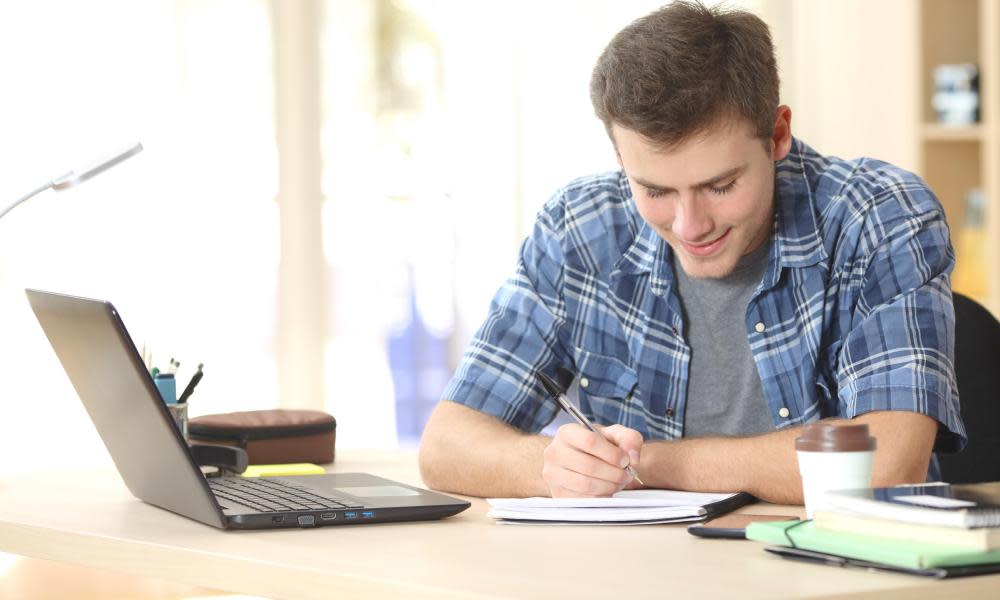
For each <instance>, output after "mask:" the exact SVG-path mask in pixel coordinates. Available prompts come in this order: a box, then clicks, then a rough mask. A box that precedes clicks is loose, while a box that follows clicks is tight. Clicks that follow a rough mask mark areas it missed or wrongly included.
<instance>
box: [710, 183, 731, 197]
mask: <svg viewBox="0 0 1000 600" xmlns="http://www.w3.org/2000/svg"><path fill="white" fill-rule="evenodd" d="M735 186H736V180H735V179H734V180H732V181H730V182H729V183H727V184H726V185H724V186H722V187H712V188H709V189H710V190H711V191H712V193H713V194H716V195H718V196H725V195H726V194H728V193H729V192H730V191H731V190H732V189H733V187H735Z"/></svg>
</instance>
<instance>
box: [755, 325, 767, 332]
mask: <svg viewBox="0 0 1000 600" xmlns="http://www.w3.org/2000/svg"><path fill="white" fill-rule="evenodd" d="M753 328H754V330H755V331H756V332H757V333H764V330H765V329H766V327H764V324H763V323H757V324H756V325H754V326H753Z"/></svg>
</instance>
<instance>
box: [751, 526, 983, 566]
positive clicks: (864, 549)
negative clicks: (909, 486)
mask: <svg viewBox="0 0 1000 600" xmlns="http://www.w3.org/2000/svg"><path fill="white" fill-rule="evenodd" d="M786 529H787V530H788V531H787V536H786V531H785V530H786ZM789 537H790V538H791V542H790V541H789ZM747 539H751V540H754V541H757V542H764V543H767V544H774V545H777V546H794V547H796V548H802V549H805V550H812V551H815V552H824V553H827V554H835V555H837V556H844V557H848V558H856V559H861V560H866V561H871V562H876V563H884V564H888V565H894V566H897V567H905V568H910V569H927V568H933V567H955V566H966V565H983V564H989V563H1000V549H998V550H986V551H982V550H971V549H969V548H963V547H961V546H947V545H942V544H927V543H917V542H912V541H907V540H896V539H891V538H880V537H874V536H870V535H860V534H856V533H844V532H840V531H829V530H824V529H817V528H816V527H815V526H814V525H813V523H811V522H805V523H803V522H801V521H777V522H758V523H751V524H750V525H749V526H747ZM792 542H794V543H792Z"/></svg>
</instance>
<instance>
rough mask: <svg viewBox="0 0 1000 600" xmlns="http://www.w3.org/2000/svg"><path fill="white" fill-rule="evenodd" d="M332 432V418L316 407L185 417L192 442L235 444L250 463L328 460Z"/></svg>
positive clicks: (333, 438) (334, 428) (334, 423)
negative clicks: (187, 418)
mask: <svg viewBox="0 0 1000 600" xmlns="http://www.w3.org/2000/svg"><path fill="white" fill-rule="evenodd" d="M336 434H337V421H336V419H334V418H333V416H332V415H329V414H327V413H325V412H323V411H319V410H300V409H280V408H279V409H273V410H250V411H243V412H231V413H221V414H215V415H202V416H200V417H195V418H193V419H191V420H189V421H188V439H189V441H190V442H191V443H192V444H193V443H197V442H202V443H210V444H225V445H229V446H238V447H240V448H243V449H244V450H246V453H247V458H248V461H249V463H250V464H253V465H270V464H285V463H302V462H307V463H318V464H323V463H332V462H333V456H334V446H335V443H336Z"/></svg>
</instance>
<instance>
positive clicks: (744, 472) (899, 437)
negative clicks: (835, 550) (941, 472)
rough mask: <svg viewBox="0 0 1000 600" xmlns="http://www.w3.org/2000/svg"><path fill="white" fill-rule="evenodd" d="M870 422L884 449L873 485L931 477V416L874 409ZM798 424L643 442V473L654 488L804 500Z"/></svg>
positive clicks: (861, 420) (878, 454)
mask: <svg viewBox="0 0 1000 600" xmlns="http://www.w3.org/2000/svg"><path fill="white" fill-rule="evenodd" d="M852 423H854V424H859V423H864V424H867V425H868V428H869V430H870V432H871V434H872V435H873V436H875V438H876V440H877V442H878V447H877V448H876V451H875V464H874V466H873V468H872V484H873V485H875V486H890V485H896V484H900V483H918V482H922V481H924V480H925V479H926V477H927V465H928V462H929V461H930V456H931V451H932V448H933V446H934V437H935V433H936V431H937V422H936V421H934V420H933V419H931V418H930V417H928V416H926V415H922V414H918V413H910V412H905V411H880V412H872V413H867V414H865V415H862V416H860V417H857V418H855V419H853V420H852ZM801 430H802V428H801V427H794V428H790V429H784V430H781V431H776V432H774V433H768V434H765V435H759V436H755V437H748V438H703V439H682V440H677V441H671V442H651V443H648V444H646V445H645V446H643V449H642V458H641V461H640V463H639V476H640V477H642V479H643V481H645V482H646V484H647V485H648V486H650V487H658V488H667V489H677V490H694V491H704V492H711V491H717V492H735V491H745V492H749V493H751V494H753V495H754V496H757V497H758V498H760V499H761V500H766V501H768V502H775V503H780V504H802V479H801V478H800V477H799V464H798V456H797V455H796V453H795V438H797V437H798V436H799V434H800V432H801Z"/></svg>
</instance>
